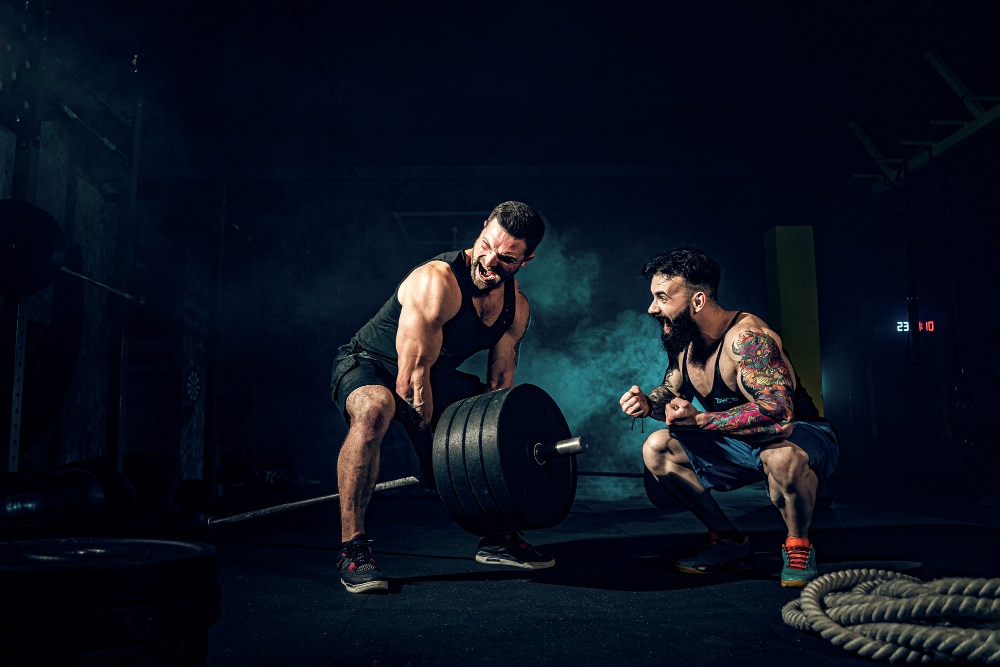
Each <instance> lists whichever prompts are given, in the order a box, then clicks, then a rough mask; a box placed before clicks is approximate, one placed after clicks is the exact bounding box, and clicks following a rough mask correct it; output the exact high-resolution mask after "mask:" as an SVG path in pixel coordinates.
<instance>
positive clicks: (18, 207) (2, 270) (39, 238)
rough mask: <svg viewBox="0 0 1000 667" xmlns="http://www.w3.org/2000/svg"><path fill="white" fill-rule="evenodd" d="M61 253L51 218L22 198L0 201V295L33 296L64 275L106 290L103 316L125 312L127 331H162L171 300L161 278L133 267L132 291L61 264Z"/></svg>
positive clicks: (62, 243)
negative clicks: (133, 291)
mask: <svg viewBox="0 0 1000 667" xmlns="http://www.w3.org/2000/svg"><path fill="white" fill-rule="evenodd" d="M67 252H68V249H67V247H66V235H65V234H64V233H63V230H62V228H61V227H60V226H59V223H58V222H56V219H55V218H53V217H52V216H51V215H49V214H48V213H47V212H45V211H43V210H42V209H40V208H38V207H37V206H35V205H34V204H30V203H28V202H26V201H22V200H19V199H2V200H0V296H5V297H15V298H19V297H27V296H31V295H33V294H37V293H38V292H41V291H42V290H43V289H45V288H46V287H48V286H49V284H51V283H52V282H53V281H54V280H55V279H56V276H58V275H60V274H65V275H69V276H72V277H74V278H77V279H79V280H82V281H84V282H87V283H90V284H91V285H96V286H97V287H100V288H101V289H103V290H104V291H105V292H107V293H108V296H109V299H108V311H109V313H108V314H109V316H111V317H114V315H116V314H117V313H119V312H125V313H127V314H128V319H127V320H126V332H127V333H128V335H130V336H133V337H135V338H155V337H156V336H159V335H161V334H163V333H165V332H166V331H167V329H168V328H169V327H170V325H171V321H172V319H173V317H174V314H175V310H176V304H175V300H174V295H173V288H172V281H171V280H169V279H168V278H167V277H166V276H163V275H159V274H158V273H156V274H154V273H152V272H150V271H148V270H135V269H134V270H133V271H132V272H131V273H130V284H131V285H132V286H133V287H136V288H138V289H140V290H141V292H142V293H141V294H133V293H130V292H128V291H125V290H122V289H118V288H117V287H114V286H112V285H108V284H107V283H104V282H101V281H100V280H97V279H95V278H92V277H90V276H87V275H84V274H83V273H80V272H79V271H75V270H73V269H72V268H70V267H69V266H66V257H67ZM112 297H113V298H112Z"/></svg>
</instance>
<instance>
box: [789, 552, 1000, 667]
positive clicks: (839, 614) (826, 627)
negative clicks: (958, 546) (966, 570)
mask: <svg viewBox="0 0 1000 667" xmlns="http://www.w3.org/2000/svg"><path fill="white" fill-rule="evenodd" d="M847 589H850V590H849V592H843V591H846V590H847ZM781 618H782V619H783V620H784V621H785V623H786V624H787V625H790V626H792V627H793V628H797V629H799V630H808V631H811V632H815V633H817V634H819V635H820V636H822V637H824V638H825V639H829V640H830V641H831V642H833V644H834V645H835V646H841V647H843V648H844V649H845V650H847V651H851V652H853V653H857V654H858V655H860V656H862V657H865V658H872V659H873V660H885V661H887V662H893V663H898V662H905V663H917V662H919V663H927V662H971V663H980V664H983V665H996V664H1000V579H969V578H947V579H935V580H933V581H929V582H926V583H925V582H923V581H921V580H920V579H917V578H916V577H911V576H909V575H905V574H900V573H898V572H889V571H886V570H871V569H859V570H841V571H839V572H829V573H827V574H823V575H820V576H819V577H817V578H816V579H814V580H812V581H810V582H809V583H808V584H806V586H805V588H803V589H802V593H801V594H800V596H799V599H798V600H792V601H791V602H789V603H788V604H786V605H785V606H784V607H782V609H781Z"/></svg>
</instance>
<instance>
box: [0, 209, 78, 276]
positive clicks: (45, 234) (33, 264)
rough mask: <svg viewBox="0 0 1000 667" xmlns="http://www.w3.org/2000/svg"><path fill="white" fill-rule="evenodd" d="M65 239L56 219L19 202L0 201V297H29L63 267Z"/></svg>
mask: <svg viewBox="0 0 1000 667" xmlns="http://www.w3.org/2000/svg"><path fill="white" fill-rule="evenodd" d="M65 252H66V236H65V234H63V231H62V228H60V227H59V223H57V222H56V220H55V218H53V217H52V216H51V215H49V214H48V213H46V212H45V211H43V210H42V209H40V208H38V207H37V206H34V205H33V204H29V203H28V202H26V201H21V200H18V199H3V200H0V294H3V295H5V296H30V295H32V294H35V293H37V292H40V291H42V290H43V289H45V288H46V287H48V285H49V283H51V282H52V280H53V279H54V278H55V276H56V274H57V273H58V272H59V269H60V267H61V266H62V263H63V259H64V253H65Z"/></svg>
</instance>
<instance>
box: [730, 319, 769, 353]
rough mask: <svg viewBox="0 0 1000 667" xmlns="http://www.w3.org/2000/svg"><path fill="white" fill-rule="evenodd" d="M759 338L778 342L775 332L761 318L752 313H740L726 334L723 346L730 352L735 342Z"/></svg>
mask: <svg viewBox="0 0 1000 667" xmlns="http://www.w3.org/2000/svg"><path fill="white" fill-rule="evenodd" d="M761 337H767V338H771V339H774V340H776V341H779V342H780V338H779V336H778V334H777V332H775V331H774V330H773V329H772V328H771V326H770V325H769V324H768V323H767V322H765V321H764V319H763V318H762V317H760V316H758V315H755V314H753V313H748V312H741V313H740V314H739V316H738V317H737V318H736V320H735V321H734V322H733V325H732V326H731V327H730V328H729V330H728V331H727V332H726V336H725V341H726V342H725V346H726V347H727V348H728V349H730V350H731V351H732V350H733V345H734V344H735V343H736V341H739V340H746V339H748V338H754V339H760V338H761Z"/></svg>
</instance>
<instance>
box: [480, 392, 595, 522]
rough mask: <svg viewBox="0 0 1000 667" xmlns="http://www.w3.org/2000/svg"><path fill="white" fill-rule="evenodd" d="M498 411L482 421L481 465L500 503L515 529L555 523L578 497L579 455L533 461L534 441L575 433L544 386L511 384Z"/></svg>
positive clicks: (549, 439) (557, 439)
mask: <svg viewBox="0 0 1000 667" xmlns="http://www.w3.org/2000/svg"><path fill="white" fill-rule="evenodd" d="M505 391H507V392H508V393H507V395H506V396H504V397H503V403H502V405H501V406H500V408H499V409H498V410H494V411H491V412H490V415H489V418H490V419H489V420H488V421H486V422H485V423H484V424H483V433H484V434H489V433H492V434H495V435H496V437H495V438H494V439H493V440H492V441H487V442H484V446H483V449H482V457H483V461H482V467H483V470H485V471H486V474H487V477H488V479H489V483H490V489H491V491H492V493H493V495H494V496H495V497H496V498H497V503H498V504H499V505H500V506H501V507H502V508H504V513H505V515H506V516H508V517H510V523H511V524H513V526H512V528H516V529H518V530H529V529H536V528H549V527H552V526H555V525H556V524H558V523H559V522H560V521H562V520H563V519H564V518H566V515H567V514H568V513H569V509H570V507H571V506H572V504H573V500H574V499H575V497H576V457H574V456H566V457H557V458H555V459H553V460H551V461H549V462H547V463H544V464H539V463H538V462H537V461H535V457H534V448H535V444H536V443H542V444H551V443H555V442H558V441H560V440H568V439H569V438H571V437H572V435H571V433H570V430H569V426H568V424H567V423H566V419H565V417H563V415H562V412H561V411H560V410H559V407H558V406H557V405H556V403H555V401H554V400H552V398H551V397H550V396H549V395H548V394H547V393H545V391H543V390H542V389H541V388H539V387H537V386H535V385H531V384H522V385H517V386H515V387H511V388H510V389H508V390H505Z"/></svg>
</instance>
